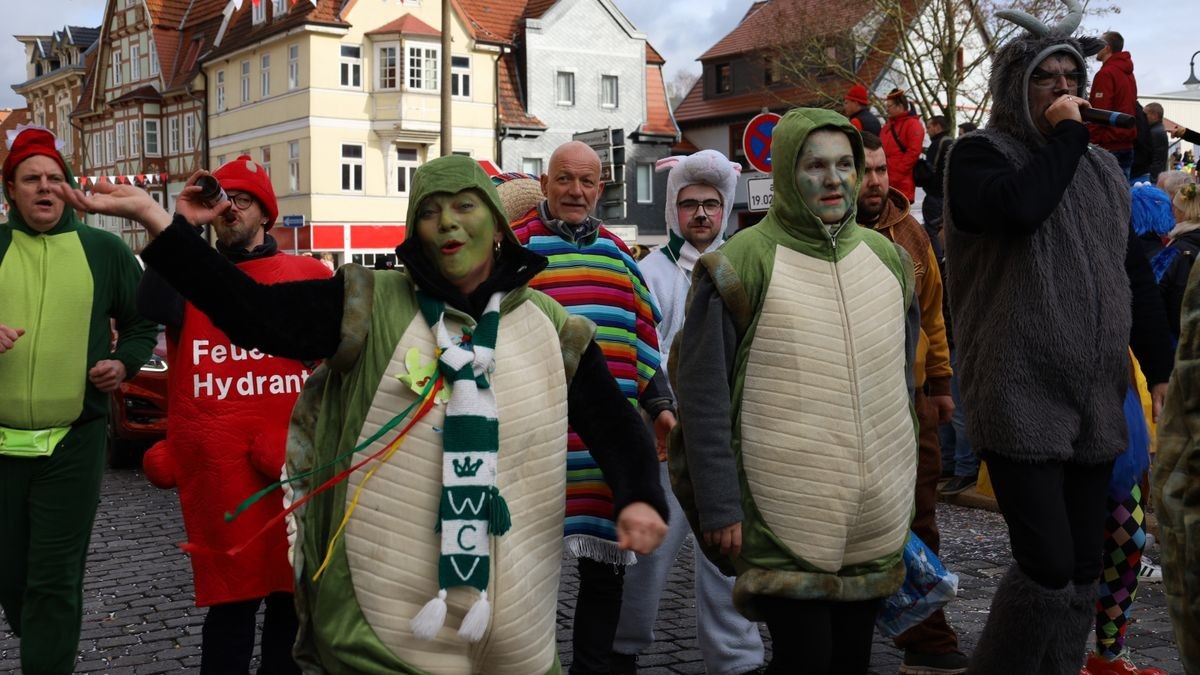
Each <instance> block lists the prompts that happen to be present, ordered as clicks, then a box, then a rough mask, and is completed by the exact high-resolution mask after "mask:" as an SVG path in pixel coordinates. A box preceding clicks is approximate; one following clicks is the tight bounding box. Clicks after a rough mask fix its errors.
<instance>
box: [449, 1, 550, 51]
mask: <svg viewBox="0 0 1200 675" xmlns="http://www.w3.org/2000/svg"><path fill="white" fill-rule="evenodd" d="M555 2H557V0H455V6H456V7H457V8H458V9H460V10H462V11H461V12H460V13H459V15H460V16H462V17H463V19H464V20H465V21H466V22H467V23H468V24H469V25H470V27H471V29H472V30H473V31H474V32H475V37H476V39H478V40H482V41H483V42H492V43H499V44H506V45H511V44H514V43H515V41H516V39H517V34H518V33H519V32H520V28H521V22H522V21H524V20H525V19H527V18H531V19H536V18H538V17H540V16H542V15H543V14H545V13H546V11H547V10H548V9H550V8H551V7H553V6H554V3H555Z"/></svg>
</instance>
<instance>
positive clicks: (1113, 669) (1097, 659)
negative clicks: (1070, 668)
mask: <svg viewBox="0 0 1200 675" xmlns="http://www.w3.org/2000/svg"><path fill="white" fill-rule="evenodd" d="M1084 670H1086V671H1088V672H1089V673H1091V675H1167V672H1166V671H1165V670H1160V669H1158V668H1138V667H1137V666H1135V665H1133V662H1132V661H1130V660H1129V656H1128V655H1126V654H1121V655H1120V656H1118V657H1117V658H1115V659H1113V660H1111V661H1110V660H1108V659H1106V658H1104V657H1103V656H1100V655H1099V654H1096V653H1095V652H1092V653H1090V654H1088V658H1087V665H1086V666H1084Z"/></svg>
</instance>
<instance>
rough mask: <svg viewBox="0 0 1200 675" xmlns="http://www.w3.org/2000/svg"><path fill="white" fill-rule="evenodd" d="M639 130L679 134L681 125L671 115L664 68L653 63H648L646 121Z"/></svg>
mask: <svg viewBox="0 0 1200 675" xmlns="http://www.w3.org/2000/svg"><path fill="white" fill-rule="evenodd" d="M646 46H647V47H649V45H646ZM638 131H639V132H641V133H643V134H654V135H656V136H678V135H679V127H677V126H675V120H674V118H672V117H671V107H670V104H669V103H668V101H667V87H666V85H665V84H663V75H662V68H660V67H659V66H656V65H652V64H647V65H646V121H645V123H643V124H642V126H641V128H640V129H639V130H638Z"/></svg>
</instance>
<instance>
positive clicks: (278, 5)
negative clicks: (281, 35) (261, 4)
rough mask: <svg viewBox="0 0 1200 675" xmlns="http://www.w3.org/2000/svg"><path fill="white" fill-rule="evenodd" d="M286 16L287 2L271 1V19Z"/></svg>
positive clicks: (281, 0)
mask: <svg viewBox="0 0 1200 675" xmlns="http://www.w3.org/2000/svg"><path fill="white" fill-rule="evenodd" d="M285 14H287V0H271V18H272V19H279V18H282V17H283V16H284V15H285Z"/></svg>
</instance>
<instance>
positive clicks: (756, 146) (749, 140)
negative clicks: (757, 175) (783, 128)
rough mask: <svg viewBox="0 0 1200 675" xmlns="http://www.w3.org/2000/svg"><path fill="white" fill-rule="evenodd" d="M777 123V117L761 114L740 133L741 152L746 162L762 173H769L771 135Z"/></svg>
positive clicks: (775, 115) (770, 114) (773, 114)
mask: <svg viewBox="0 0 1200 675" xmlns="http://www.w3.org/2000/svg"><path fill="white" fill-rule="evenodd" d="M778 123H779V115H777V114H775V113H762V114H759V115H755V116H754V119H752V120H750V122H749V123H747V124H746V130H745V131H744V132H742V152H744V153H746V161H748V162H750V166H752V167H754V168H755V169H758V170H759V171H762V172H763V173H771V133H772V132H774V131H775V125H776V124H778Z"/></svg>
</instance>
